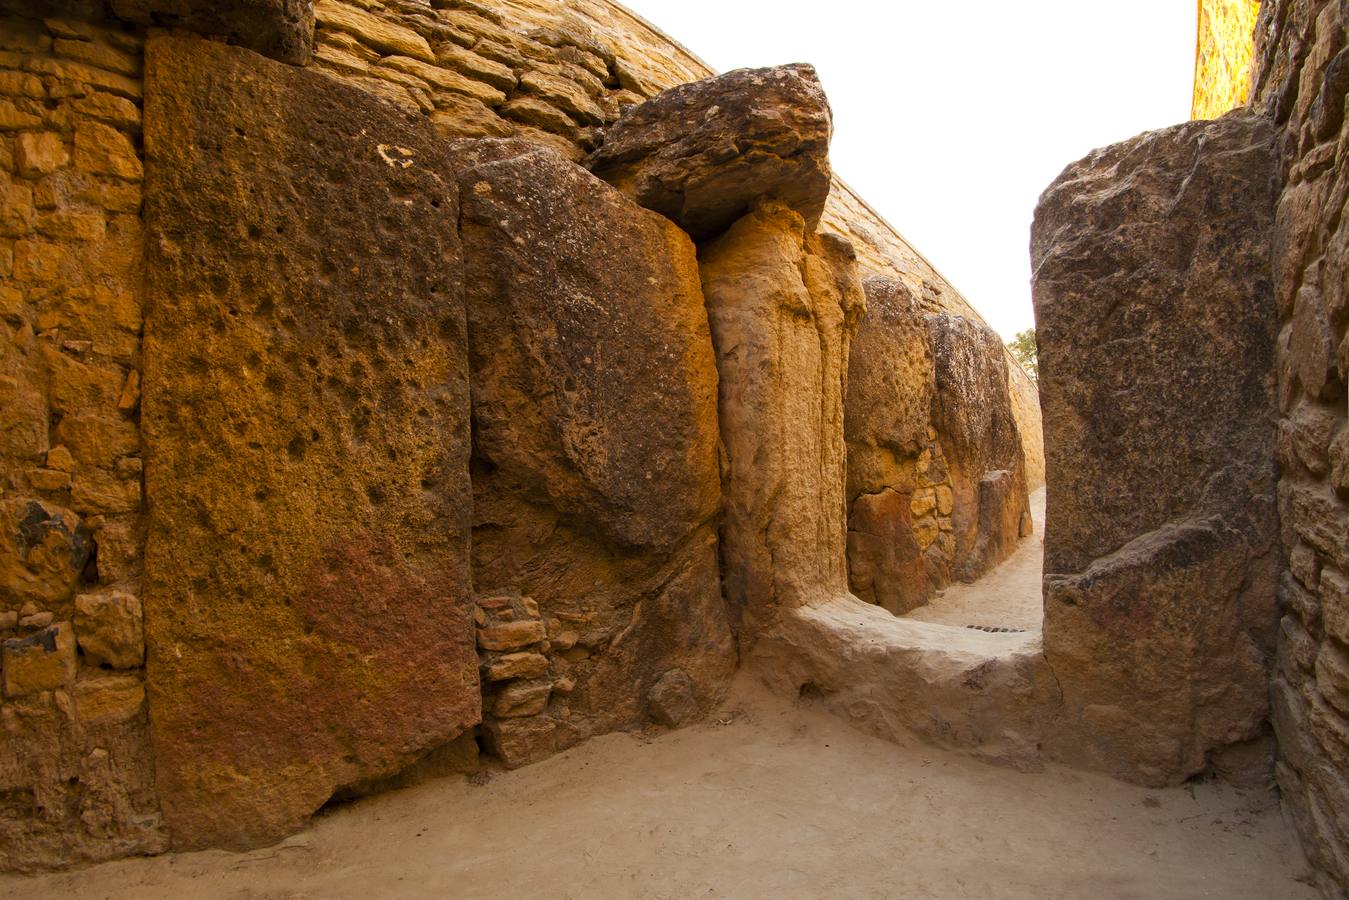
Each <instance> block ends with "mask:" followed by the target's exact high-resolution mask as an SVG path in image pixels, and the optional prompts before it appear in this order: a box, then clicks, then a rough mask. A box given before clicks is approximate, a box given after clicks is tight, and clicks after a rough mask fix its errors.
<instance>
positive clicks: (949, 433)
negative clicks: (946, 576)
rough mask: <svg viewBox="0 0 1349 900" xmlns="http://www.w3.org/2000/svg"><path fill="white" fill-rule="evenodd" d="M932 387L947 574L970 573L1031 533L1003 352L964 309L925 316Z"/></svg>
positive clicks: (969, 578) (985, 566)
mask: <svg viewBox="0 0 1349 900" xmlns="http://www.w3.org/2000/svg"><path fill="white" fill-rule="evenodd" d="M928 332H929V339H930V341H931V343H932V359H933V365H934V369H935V372H934V375H935V378H936V388H935V390H934V392H933V398H932V399H933V402H932V427H933V428H934V429H936V431H937V435H938V439H939V441H940V443H941V445H942V448H943V450H944V451H945V453H944V455H945V460H946V465H947V469H948V473H949V475H948V477H949V479H950V485H951V490H952V492H953V493H954V501H953V508H952V512H951V524H952V529H953V534H954V537H955V547H954V549H953V551H952V557H951V564H952V574H953V575H954V576H955V577H956V578H958V579H960V580H962V581H973V580H974V579H976V578H978V577H979V576H980V575H982V574H983V573H984V572H986V571H988V570H989V569H990V568H992V567H993V566H994V565H996V564H997V563H999V562H1001V561H1002V560H1004V559H1006V558H1007V557H1008V556H1009V555H1010V554H1011V552H1012V551H1013V550H1014V549H1015V548H1016V542H1017V539H1018V538H1019V537H1021V536H1022V535H1024V534H1029V533H1030V503H1029V500H1028V499H1027V493H1026V466H1025V461H1024V458H1023V456H1022V449H1021V435H1020V434H1019V432H1018V431H1017V424H1016V417H1015V416H1014V415H1013V414H1012V404H1011V397H1010V396H1009V394H1008V381H1007V357H1006V354H1005V353H1004V352H1003V348H1002V341H1000V340H999V339H998V336H997V335H996V334H995V333H994V332H993V330H992V329H991V328H989V327H988V326H987V325H985V324H983V323H982V322H976V321H974V320H972V319H967V318H965V317H963V316H953V315H949V314H946V313H939V314H937V315H934V316H930V317H929V318H928Z"/></svg>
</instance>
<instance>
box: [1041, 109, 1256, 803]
mask: <svg viewBox="0 0 1349 900" xmlns="http://www.w3.org/2000/svg"><path fill="white" fill-rule="evenodd" d="M1272 144H1273V134H1272V130H1271V129H1270V127H1269V125H1268V123H1267V122H1265V120H1264V119H1262V118H1260V117H1258V116H1250V115H1244V116H1243V115H1233V116H1227V117H1224V118H1222V119H1218V120H1216V121H1212V122H1208V121H1202V122H1194V123H1189V124H1186V125H1180V126H1176V127H1174V128H1168V129H1163V130H1160V131H1155V132H1148V133H1145V134H1143V135H1140V136H1138V137H1136V138H1133V139H1131V140H1128V141H1124V142H1122V143H1120V144H1116V145H1114V146H1111V147H1106V148H1104V149H1102V150H1097V151H1094V152H1093V153H1091V154H1089V155H1088V156H1087V157H1085V158H1084V159H1082V160H1079V161H1078V162H1076V163H1073V164H1072V165H1070V166H1069V167H1068V168H1067V169H1065V170H1064V172H1063V174H1062V175H1060V176H1059V178H1058V179H1057V180H1056V181H1055V182H1054V183H1053V184H1052V185H1050V187H1049V188H1048V189H1047V190H1046V191H1045V192H1044V194H1043V195H1042V196H1041V197H1040V202H1039V204H1038V206H1037V207H1036V210H1035V222H1034V225H1033V226H1032V228H1031V253H1032V270H1033V271H1034V273H1035V276H1034V280H1033V283H1032V287H1033V296H1034V300H1035V312H1036V321H1037V327H1038V331H1037V338H1038V340H1039V345H1040V389H1041V395H1042V397H1043V398H1044V410H1045V435H1046V438H1047V445H1048V451H1049V452H1048V459H1047V462H1048V472H1047V474H1048V498H1047V499H1048V510H1047V516H1046V523H1045V559H1044V611H1045V621H1044V643H1045V658H1046V660H1047V661H1048V664H1049V666H1050V667H1051V668H1052V669H1053V671H1054V674H1055V676H1056V678H1057V680H1058V682H1059V684H1060V685H1061V686H1062V691H1063V703H1064V707H1065V709H1064V713H1063V719H1062V722H1063V727H1062V728H1061V733H1060V734H1057V735H1055V736H1054V742H1053V743H1054V745H1055V749H1054V752H1056V754H1058V755H1060V756H1062V757H1068V758H1073V757H1077V758H1080V759H1083V760H1084V761H1086V762H1088V763H1089V764H1091V765H1093V766H1094V767H1098V768H1102V769H1105V770H1107V771H1110V772H1112V773H1115V774H1119V775H1122V776H1124V777H1127V778H1131V779H1134V780H1138V781H1143V782H1147V783H1155V784H1167V783H1177V782H1179V781H1180V780H1182V779H1185V778H1188V777H1190V776H1192V775H1195V774H1197V773H1200V772H1204V771H1206V770H1213V771H1216V772H1219V773H1221V774H1224V775H1226V776H1227V777H1229V778H1235V779H1239V780H1247V781H1250V782H1255V783H1258V782H1260V780H1261V779H1262V778H1264V779H1266V780H1267V779H1268V774H1269V769H1270V761H1271V760H1270V750H1271V749H1272V748H1271V745H1270V742H1269V740H1268V738H1267V734H1268V726H1267V724H1266V723H1267V718H1268V704H1267V702H1266V685H1267V683H1268V679H1269V673H1270V670H1271V668H1272V666H1271V663H1272V657H1273V637H1274V630H1275V623H1276V619H1277V617H1276V615H1275V610H1274V594H1275V582H1276V580H1277V572H1278V566H1279V555H1280V554H1279V552H1278V548H1277V540H1276V521H1275V508H1274V475H1275V473H1274V465H1273V457H1274V435H1275V428H1274V360H1273V345H1274V334H1275V320H1274V312H1273V308H1272V304H1271V302H1270V266H1269V249H1268V245H1269V239H1268V233H1269V227H1270V223H1271V221H1272V215H1273V199H1274V179H1273V171H1272V169H1273V167H1272ZM1162 455H1164V456H1165V461H1164V462H1163V461H1161V460H1160V459H1159V457H1160V456H1162Z"/></svg>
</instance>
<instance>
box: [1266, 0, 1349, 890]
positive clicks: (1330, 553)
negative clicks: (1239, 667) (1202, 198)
mask: <svg viewBox="0 0 1349 900" xmlns="http://www.w3.org/2000/svg"><path fill="white" fill-rule="evenodd" d="M1255 31H1256V48H1255V55H1256V64H1255V66H1254V69H1255V71H1254V76H1253V79H1252V106H1253V108H1256V109H1260V110H1263V111H1264V112H1265V113H1266V114H1267V115H1269V116H1270V117H1271V119H1272V120H1273V122H1274V123H1275V125H1276V127H1277V131H1278V145H1279V147H1280V150H1281V153H1280V154H1279V157H1280V158H1279V160H1278V162H1279V169H1280V173H1281V175H1282V176H1283V184H1282V193H1281V194H1280V196H1279V201H1278V207H1277V210H1276V212H1275V216H1274V229H1273V240H1272V251H1273V259H1272V267H1273V272H1274V303H1275V306H1276V308H1277V309H1278V311H1279V324H1280V327H1281V331H1280V337H1279V342H1278V348H1277V356H1278V372H1279V404H1280V414H1281V418H1280V422H1279V431H1280V437H1279V463H1280V472H1279V524H1280V530H1281V538H1282V543H1283V549H1284V553H1285V555H1286V557H1287V559H1288V562H1289V565H1288V572H1286V573H1285V574H1284V576H1283V578H1282V579H1281V581H1280V583H1279V598H1280V600H1281V602H1282V609H1283V612H1284V617H1283V619H1282V621H1281V623H1280V624H1281V628H1280V637H1279V666H1278V668H1277V670H1276V673H1275V678H1274V685H1273V689H1272V691H1271V705H1272V706H1273V710H1272V718H1273V721H1274V730H1275V733H1276V735H1277V737H1278V741H1279V763H1278V766H1277V769H1276V773H1277V778H1278V783H1279V787H1280V790H1281V794H1282V797H1283V800H1284V805H1285V809H1286V811H1287V813H1288V814H1289V817H1290V818H1291V819H1292V821H1293V822H1294V823H1295V824H1296V826H1297V830H1298V832H1299V833H1300V834H1301V836H1302V839H1303V847H1304V849H1305V850H1306V853H1307V859H1308V861H1309V862H1310V863H1311V864H1312V866H1313V874H1314V876H1315V878H1316V880H1317V885H1318V887H1320V889H1321V892H1322V894H1323V895H1324V896H1326V897H1335V898H1345V897H1349V680H1346V674H1345V673H1346V666H1345V660H1346V654H1347V653H1349V420H1347V419H1346V413H1347V412H1349V408H1346V406H1345V394H1346V385H1349V216H1346V215H1345V211H1346V201H1347V200H1349V167H1346V165H1345V164H1344V152H1345V148H1346V146H1349V119H1346V117H1345V115H1344V112H1345V102H1346V99H1347V98H1349V49H1346V46H1347V45H1349V8H1347V7H1346V6H1345V4H1344V3H1335V2H1327V0H1319V2H1306V3H1294V2H1288V0H1270V2H1267V3H1263V4H1261V7H1260V18H1259V22H1258V23H1257V26H1256V29H1255Z"/></svg>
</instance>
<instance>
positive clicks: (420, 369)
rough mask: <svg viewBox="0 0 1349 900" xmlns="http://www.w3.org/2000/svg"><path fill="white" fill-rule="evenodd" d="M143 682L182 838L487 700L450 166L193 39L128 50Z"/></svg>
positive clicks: (313, 798)
mask: <svg viewBox="0 0 1349 900" xmlns="http://www.w3.org/2000/svg"><path fill="white" fill-rule="evenodd" d="M145 142H146V157H147V160H146V163H147V165H146V172H147V181H146V220H147V227H148V229H149V235H150V238H149V243H150V246H151V248H152V252H151V254H150V258H149V260H148V262H147V290H148V293H149V298H148V303H149V309H148V312H147V320H146V332H147V336H146V350H145V369H144V371H145V382H144V395H143V399H142V406H141V409H142V415H141V423H142V428H143V434H144V439H145V446H146V466H145V480H146V492H147V497H148V507H149V511H150V512H149V523H148V536H147V542H146V551H145V583H144V589H143V597H142V599H143V601H144V606H145V623H146V638H147V641H148V644H149V661H148V689H149V701H150V710H151V721H152V722H153V726H154V736H155V750H156V759H155V768H156V774H157V778H158V785H159V794H160V800H161V802H162V804H163V810H164V816H165V820H166V822H167V823H168V826H169V828H170V830H171V832H172V837H173V841H174V844H175V846H179V847H195V846H205V845H214V846H236V847H237V846H249V845H256V844H259V843H265V842H267V841H273V840H276V839H278V838H280V837H282V836H284V835H285V834H287V833H288V832H290V831H292V830H294V829H295V828H297V827H298V826H299V825H300V824H301V823H302V822H303V821H304V820H305V818H306V817H307V816H308V815H309V814H311V813H312V812H313V811H314V810H316V809H317V808H319V807H320V806H321V805H322V804H323V803H324V802H325V801H326V800H327V799H328V798H329V797H330V796H331V795H333V794H334V792H336V791H338V790H339V789H341V788H343V787H344V786H346V785H353V784H357V783H362V782H367V781H370V780H374V779H378V778H381V777H384V776H389V775H392V774H394V773H396V772H397V771H398V770H399V769H401V768H403V767H405V766H407V765H408V764H410V763H412V762H414V761H415V760H417V758H418V757H419V756H421V755H422V754H424V753H426V752H427V751H431V750H433V749H434V748H436V747H438V746H440V745H443V744H445V743H447V742H449V741H450V740H452V739H453V738H455V737H456V736H457V735H459V734H460V733H461V732H463V731H464V730H465V729H466V728H469V727H471V726H472V725H474V724H475V723H476V722H477V721H478V719H479V711H480V706H479V702H480V701H479V693H478V673H477V667H478V666H477V657H476V653H475V650H474V647H473V626H472V622H471V619H470V613H471V609H472V601H471V597H470V592H469V573H468V559H467V555H468V528H469V510H470V503H471V498H470V491H469V482H468V455H469V447H468V444H469V441H468V414H469V406H468V373H467V350H466V336H465V324H464V307H463V299H462V287H463V273H462V265H461V261H460V260H461V255H460V247H459V241H458V237H457V235H456V223H457V220H458V197H457V189H456V185H455V182H454V178H453V172H452V169H451V158H450V155H449V153H448V152H447V150H446V148H445V144H444V142H443V141H441V140H439V139H438V138H437V137H436V136H435V134H434V132H433V130H432V129H431V126H430V125H429V123H427V122H425V120H424V119H420V118H415V117H408V116H406V115H404V114H403V113H401V112H399V111H398V110H396V109H394V108H392V107H390V106H388V105H386V104H384V103H381V102H379V101H378V100H375V99H373V98H372V97H370V95H368V94H366V93H364V92H362V91H360V90H358V89H356V88H353V87H351V86H349V85H346V84H344V83H342V82H339V81H337V80H334V79H331V78H329V77H327V76H325V75H322V74H318V73H315V72H311V71H306V70H300V69H294V68H290V67H287V66H285V65H282V64H279V63H275V62H272V61H270V60H267V59H264V58H262V57H260V56H258V55H256V54H254V53H252V52H251V51H248V50H243V49H238V48H232V47H227V46H224V45H222V44H218V43H213V42H209V41H204V40H197V39H190V38H179V37H168V36H164V37H157V38H154V39H152V40H151V42H150V44H149V46H148V47H147V54H146V138H145Z"/></svg>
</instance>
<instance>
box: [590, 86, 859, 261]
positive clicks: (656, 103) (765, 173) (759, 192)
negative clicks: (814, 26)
mask: <svg viewBox="0 0 1349 900" xmlns="http://www.w3.org/2000/svg"><path fill="white" fill-rule="evenodd" d="M832 128H833V124H832V115H831V113H830V110H829V101H828V100H827V99H826V98H825V96H824V90H823V88H821V87H820V82H819V79H818V78H817V77H816V75H815V70H814V69H813V68H812V67H810V66H808V65H789V66H777V67H775V68H770V69H738V70H736V71H734V72H728V73H726V74H725V75H719V76H716V77H714V78H706V79H703V80H702V81H695V82H692V83H690V84H683V85H680V86H678V87H675V88H671V89H670V90H668V91H665V92H663V93H661V94H658V95H657V96H655V97H654V98H652V99H650V100H648V101H646V102H645V103H640V104H637V105H635V106H631V107H629V108H628V109H626V110H625V111H624V112H623V115H622V116H621V117H620V118H619V120H618V121H617V122H615V123H614V124H613V125H611V126H610V127H609V128H608V129H607V130H606V132H605V136H604V143H603V145H602V146H601V147H600V148H599V149H598V150H596V151H595V152H594V153H593V154H592V155H591V157H590V159H589V160H588V163H587V164H588V165H589V166H590V169H591V171H593V172H594V173H595V174H596V175H598V176H600V177H601V178H603V179H604V180H606V181H608V182H610V183H611V184H614V185H615V186H617V187H618V188H619V190H621V191H623V193H625V194H627V195H628V196H630V197H632V198H633V199H635V200H636V201H637V202H638V203H640V204H641V205H642V206H645V207H647V208H648V209H653V210H655V211H656V212H658V213H661V214H662V215H664V216H667V217H669V218H670V219H672V220H674V222H675V223H676V224H678V225H679V226H680V227H681V228H683V229H684V230H685V231H687V232H688V233H689V234H690V235H692V237H693V239H694V240H697V241H701V240H703V239H705V238H709V237H712V236H714V235H716V234H719V233H721V232H722V231H724V230H726V228H727V227H729V226H730V224H731V223H732V222H734V221H735V220H736V219H738V218H740V217H741V216H742V215H744V214H745V213H746V212H748V211H749V209H750V207H751V206H753V204H754V203H755V201H757V200H759V199H760V198H764V197H771V198H774V199H776V200H780V201H782V202H783V203H785V204H786V205H788V206H790V207H791V208H793V209H795V210H796V211H797V212H798V213H800V214H801V215H802V216H803V217H804V218H805V220H806V231H808V232H809V231H814V229H815V225H816V224H817V223H818V222H819V220H820V216H821V214H822V213H823V211H824V204H825V200H826V199H827V198H828V195H829V183H830V169H829V157H828V153H829V139H830V136H831V133H832Z"/></svg>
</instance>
